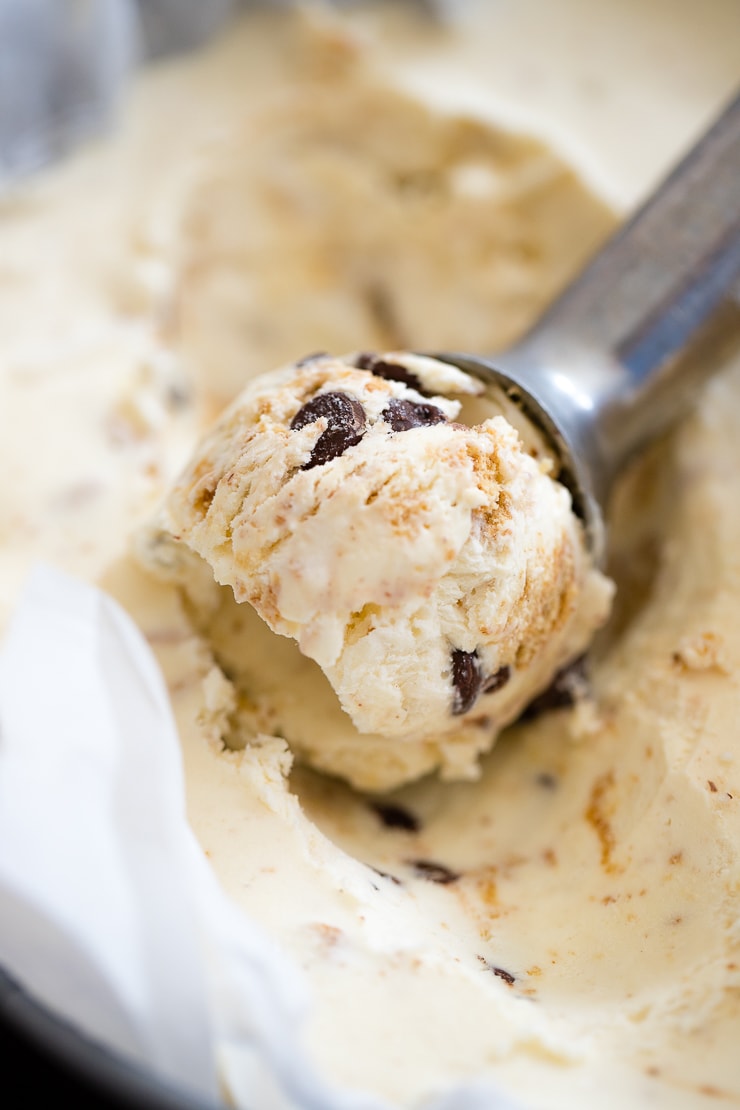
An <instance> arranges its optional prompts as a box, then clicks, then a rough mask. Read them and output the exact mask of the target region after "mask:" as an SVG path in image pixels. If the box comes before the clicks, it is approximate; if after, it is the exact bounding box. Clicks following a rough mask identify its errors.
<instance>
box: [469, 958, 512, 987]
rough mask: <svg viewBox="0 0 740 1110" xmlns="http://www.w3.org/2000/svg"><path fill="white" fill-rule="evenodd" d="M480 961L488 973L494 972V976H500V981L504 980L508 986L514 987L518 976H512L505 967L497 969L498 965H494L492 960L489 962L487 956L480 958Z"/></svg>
mask: <svg viewBox="0 0 740 1110" xmlns="http://www.w3.org/2000/svg"><path fill="white" fill-rule="evenodd" d="M478 959H479V960H480V962H481V963H482V964H483V966H484V968H485V969H486V971H492V972H493V974H494V975H498V977H499V979H503V981H504V982H505V983H506V985H507V986H509V987H513V986H514V983H515V982H516V975H512V974H511V972H510V971H507V970H506V969H505V968H503V967H496V965H495V964H492V963H491V961H490V960H487V959H486V957H485V956H479V957H478Z"/></svg>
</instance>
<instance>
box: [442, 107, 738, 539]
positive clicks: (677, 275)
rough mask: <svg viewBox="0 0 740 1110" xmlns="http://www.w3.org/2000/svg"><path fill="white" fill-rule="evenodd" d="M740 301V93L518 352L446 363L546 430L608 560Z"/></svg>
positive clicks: (731, 331)
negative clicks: (610, 506) (657, 445)
mask: <svg viewBox="0 0 740 1110" xmlns="http://www.w3.org/2000/svg"><path fill="white" fill-rule="evenodd" d="M739 295H740V96H738V97H736V98H735V100H734V101H733V102H732V103H731V104H730V105H729V106H728V107H727V108H726V109H725V111H724V112H723V113H722V114H721V115H720V117H719V119H718V120H717V121H716V123H715V124H714V125H713V126H712V127H711V128H710V130H709V131H708V132H707V133H706V134H705V135H704V137H703V138H702V139H701V140H700V142H699V143H698V144H697V145H696V146H695V147H694V148H693V149H692V150H691V151H690V152H689V153H688V154H687V156H686V157H685V158H684V159H683V161H682V162H681V163H680V164H679V165H678V166H677V167H676V169H675V170H674V171H673V173H671V174H670V176H669V177H668V178H667V179H666V180H665V181H664V182H663V184H662V185H661V186H660V187H659V188H658V190H657V191H656V192H655V193H654V194H653V195H652V196H651V197H650V199H649V200H648V201H647V202H646V203H645V204H644V205H643V206H642V207H641V208H640V209H639V211H638V212H637V213H636V214H635V215H634V216H633V218H632V219H631V220H630V221H629V222H628V223H627V224H626V225H625V226H624V227H623V228H622V229H621V230H620V231H618V232H617V234H616V235H615V236H614V237H613V238H612V239H611V240H610V241H609V242H608V243H607V245H606V246H605V247H604V248H603V249H602V250H601V251H600V252H599V253H598V254H597V255H596V257H595V258H594V259H593V260H592V261H591V262H590V263H589V264H588V265H587V266H586V268H585V270H584V271H583V272H582V273H581V274H580V276H579V277H578V278H577V279H576V280H575V281H574V282H573V284H572V285H570V286H569V288H568V289H566V291H565V292H564V293H563V294H562V295H561V296H560V297H559V298H558V299H557V300H556V301H555V303H554V304H553V305H552V306H551V307H550V308H549V309H548V310H547V311H546V312H545V314H544V316H543V317H542V318H541V319H540V320H539V322H538V323H537V324H536V325H535V326H534V328H532V330H531V331H529V332H528V333H527V334H526V335H525V336H524V337H523V339H521V340H520V342H519V343H517V344H516V346H514V347H512V348H509V349H508V350H506V351H503V352H499V353H498V354H496V355H493V356H491V357H490V358H489V357H478V356H474V355H469V354H457V353H446V354H443V355H437V357H439V358H442V359H444V360H445V361H447V362H451V363H454V364H455V365H457V366H459V367H460V368H461V369H463V370H466V371H467V372H468V373H472V374H475V375H476V376H478V377H480V378H482V379H483V380H484V381H486V382H494V383H495V384H497V385H498V386H501V387H503V389H504V390H505V391H506V393H507V394H508V395H509V396H510V397H511V398H512V399H513V400H515V401H516V402H517V403H518V404H519V405H520V406H521V407H522V408H523V409H524V411H525V412H526V413H527V415H528V416H529V418H530V419H531V420H532V421H533V422H534V423H535V424H536V425H537V426H538V427H539V428H540V429H542V430H543V431H544V432H545V433H546V435H547V437H548V438H549V441H550V443H551V445H552V447H553V449H554V452H555V455H556V458H557V460H558V462H559V467H560V472H559V476H560V480H561V481H562V482H563V484H564V485H566V486H567V487H568V488H569V489H570V491H571V494H572V496H573V503H574V507H575V509H576V511H577V512H578V513H579V515H580V516H581V517H582V519H583V520H584V522H585V525H586V528H587V532H588V535H589V538H590V542H591V547H592V550H593V553H594V555H595V557H596V558H597V559H599V560H600V559H601V558H602V556H603V551H604V526H603V509H604V507H605V504H606V500H607V497H608V494H609V490H610V488H611V485H612V483H613V481H614V478H615V477H616V475H617V474H618V473H619V471H620V470H621V469H622V467H623V466H624V464H625V463H626V461H627V460H628V459H629V457H630V456H631V455H633V454H634V453H635V452H636V451H638V450H639V449H640V448H641V447H643V446H645V445H646V444H647V443H648V442H649V441H650V440H651V439H654V438H655V437H656V436H657V435H659V434H660V433H661V432H663V431H665V430H666V428H667V427H668V426H669V425H670V424H671V423H672V422H673V421H675V420H676V419H677V418H678V417H679V416H681V415H683V414H684V413H685V412H686V411H687V409H688V408H689V406H690V405H691V402H692V399H693V398H694V397H695V395H696V391H697V388H698V387H699V386H700V385H701V384H702V382H704V381H705V380H706V379H707V378H708V377H709V376H710V375H711V374H712V373H713V372H714V371H715V370H716V368H717V365H718V363H719V362H720V361H721V359H720V358H719V357H718V354H719V353H718V350H717V347H718V345H722V344H723V343H725V342H728V341H729V342H732V341H733V339H734V340H735V341H737V340H738V339H739V338H740V303H739V300H738V298H739Z"/></svg>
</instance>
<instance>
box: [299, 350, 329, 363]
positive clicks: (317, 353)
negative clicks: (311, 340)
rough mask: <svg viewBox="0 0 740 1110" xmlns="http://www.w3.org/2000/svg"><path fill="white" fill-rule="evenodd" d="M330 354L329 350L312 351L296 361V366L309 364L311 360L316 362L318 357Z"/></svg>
mask: <svg viewBox="0 0 740 1110" xmlns="http://www.w3.org/2000/svg"><path fill="white" fill-rule="evenodd" d="M328 354H329V352H328V351H312V352H311V354H310V355H304V356H303V358H299V359H298V360H297V362H296V366H308V364H309V362H315V361H316V359H317V358H325V357H326V356H327V355H328Z"/></svg>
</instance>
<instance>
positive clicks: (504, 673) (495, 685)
mask: <svg viewBox="0 0 740 1110" xmlns="http://www.w3.org/2000/svg"><path fill="white" fill-rule="evenodd" d="M510 678H511V667H507V666H503V667H499V669H498V670H497V671H496V673H495V674H492V675H491V676H490V677H489V678H486V679H484V681H483V693H484V694H493V693H494V691H496V690H500V689H501V687H502V686H505V685H506V683H507V682H508V681H509V679H510Z"/></svg>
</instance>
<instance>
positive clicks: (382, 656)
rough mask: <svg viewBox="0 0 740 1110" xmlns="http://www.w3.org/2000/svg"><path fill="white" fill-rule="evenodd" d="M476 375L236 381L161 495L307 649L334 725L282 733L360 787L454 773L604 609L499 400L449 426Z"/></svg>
mask: <svg viewBox="0 0 740 1110" xmlns="http://www.w3.org/2000/svg"><path fill="white" fill-rule="evenodd" d="M483 389H484V387H483V385H482V383H481V382H480V381H478V380H477V379H475V378H471V377H470V376H469V375H467V374H464V373H463V372H462V371H461V370H458V369H457V368H456V367H454V366H452V365H450V364H447V363H444V362H440V361H438V360H435V359H431V358H425V357H421V356H414V355H409V354H407V355H403V354H396V353H390V354H385V355H383V356H378V355H372V354H369V353H363V354H360V355H357V356H354V357H352V356H350V357H348V358H345V359H340V358H335V357H331V356H329V355H316V356H313V357H309V358H307V359H304V360H302V361H301V362H299V363H298V364H296V365H295V366H289V367H287V368H286V369H284V370H280V371H275V372H273V373H268V374H264V375H261V376H259V377H257V378H255V379H254V380H253V381H252V382H251V383H250V385H248V386H247V387H246V389H245V390H244V392H243V393H242V394H241V395H240V396H239V397H238V398H237V400H236V401H235V402H234V403H233V404H232V405H231V406H230V407H229V409H228V410H227V411H226V413H225V414H224V416H223V417H222V418H221V419H220V420H219V421H218V423H217V424H216V426H215V428H214V429H213V430H212V431H211V432H210V433H209V435H208V436H207V437H206V439H205V440H204V442H203V443H202V444H201V446H200V447H199V448H198V449H197V450H196V452H195V454H194V456H193V458H192V460H191V462H190V464H189V465H188V467H187V468H186V470H185V472H184V474H183V475H182V476H181V477H180V479H179V480H178V482H177V483H176V484H175V486H174V488H173V490H172V492H171V493H170V494H169V496H168V497H167V500H166V503H165V509H164V521H165V523H166V527H167V530H168V533H169V535H171V536H172V537H173V538H174V539H176V540H180V541H182V542H183V543H184V544H186V545H187V547H188V548H190V549H191V550H192V551H194V552H196V553H197V554H198V555H200V556H201V557H202V558H203V559H205V560H206V562H207V563H208V564H209V565H210V567H211V568H212V570H213V573H214V575H215V578H216V580H217V581H218V582H219V583H220V584H221V585H224V586H230V587H231V588H232V590H233V592H234V597H235V598H236V600H237V601H238V602H246V603H249V604H251V605H252V606H254V608H255V609H256V611H257V612H258V613H259V614H260V616H261V617H262V618H263V619H264V620H265V621H266V622H267V624H268V625H269V626H270V628H271V629H272V630H273V631H274V632H278V633H280V634H281V635H283V636H288V637H291V638H293V639H294V640H295V641H296V643H297V644H298V646H299V647H300V650H301V652H302V653H303V654H304V655H306V656H308V657H309V658H311V659H313V660H315V661H316V662H317V663H318V664H319V666H320V667H321V669H322V671H323V672H324V674H325V675H326V677H327V678H328V679H329V682H330V683H331V685H332V687H333V689H334V691H335V692H336V694H337V696H338V698H339V701H340V704H341V706H342V709H343V710H344V711H345V713H346V714H347V715H348V717H349V718H350V719H351V721H349V720H348V721H347V726H346V728H345V730H344V735H343V736H342V737H341V738H340V739H339V741H338V738H337V737H334V736H331V735H327V736H325V737H324V738H323V741H322V742H320V743H319V745H318V746H317V744H316V740H315V739H313V741H311V740H308V739H304V737H303V735H302V733H301V731H298V732H297V733H296V734H295V735H294V734H293V733H292V732H286V731H285V730H283V735H285V736H286V739H288V741H289V742H290V744H291V746H292V747H293V748H294V750H295V751H296V752H297V753H298V754H300V755H301V756H302V757H303V758H304V759H307V760H308V761H309V762H311V763H312V764H313V765H314V766H316V767H318V768H321V769H322V770H325V771H330V772H332V773H334V774H339V775H342V776H344V777H345V778H347V779H349V781H350V782H352V783H353V784H354V785H355V786H357V787H359V788H361V789H371V790H383V789H391V788H393V787H396V786H399V785H401V784H402V783H403V782H405V781H407V780H410V779H413V778H418V777H419V775H420V774H422V773H424V772H427V771H429V770H433V769H436V768H438V767H439V768H441V770H442V773H443V775H444V777H447V778H460V777H474V776H475V774H476V772H477V758H476V757H477V756H478V754H479V753H480V752H481V751H483V750H486V749H487V748H489V747H490V746H491V744H492V743H493V741H494V739H495V737H496V735H497V734H498V733H499V732H500V730H501V729H502V728H503V727H504V726H505V725H507V724H509V723H510V722H511V721H512V720H513V719H514V718H515V717H516V716H517V715H518V714H519V713H520V712H521V711H522V709H523V708H524V707H525V706H526V704H527V703H528V702H529V701H531V700H532V699H533V698H534V697H535V696H536V695H537V694H540V693H541V692H542V691H543V690H544V689H545V687H547V686H548V684H549V683H550V682H551V681H552V679H553V677H554V676H555V674H556V673H557V672H558V671H559V670H562V669H564V668H565V667H566V666H567V664H568V663H570V662H572V661H573V660H574V659H575V658H577V657H578V656H579V655H580V654H581V653H582V652H583V651H584V650H585V649H586V647H587V646H588V643H589V641H590V639H591V636H592V634H593V632H594V630H595V629H596V628H598V627H599V626H600V625H601V624H603V622H604V620H605V619H606V616H607V613H608V610H609V601H610V594H611V591H610V585H609V583H608V582H607V580H606V579H605V578H604V577H603V576H602V575H601V574H600V573H599V572H598V570H596V569H595V567H594V566H593V564H592V561H591V558H590V555H589V552H588V550H587V545H586V542H585V538H584V530H583V528H582V525H581V523H580V521H579V520H578V519H577V518H576V516H575V514H574V513H573V510H572V507H571V502H570V495H569V493H568V491H567V490H566V489H565V487H564V486H562V485H561V484H560V483H559V482H558V481H557V480H555V479H554V478H553V477H551V476H550V474H549V470H551V469H552V460H551V459H550V458H548V457H543V458H540V459H537V458H533V457H532V455H530V454H529V453H528V451H527V450H526V449H525V446H524V444H523V442H522V440H521V439H520V437H519V435H518V434H517V432H516V430H515V428H514V427H513V426H512V425H511V423H509V421H508V420H507V419H506V418H505V417H504V416H503V415H494V416H490V417H489V418H488V419H486V420H485V421H483V422H482V423H480V424H476V425H474V426H472V427H470V426H468V425H466V424H463V423H461V422H460V419H458V418H459V417H460V409H461V403H460V401H459V400H457V399H455V398H456V397H457V396H463V397H464V396H465V395H466V394H467V395H473V396H475V395H476V394H481V393H483ZM496 402H498V407H499V408H504V407H508V408H511V407H512V406H511V405H510V404H509V405H508V406H507V405H506V399H505V397H504V395H503V393H502V391H496V394H495V395H494V397H493V398H492V399H491V407H492V409H493V410H495V408H496V407H497V405H496ZM531 450H532V451H533V452H537V450H538V449H537V448H536V447H532V448H531ZM151 550H152V551H153V556H154V559H155V561H156V559H157V555H158V553H160V554H161V551H162V544H161V542H160V540H159V539H158V538H157V537H156V535H155V538H154V544H153V546H152V547H151ZM160 566H161V564H160ZM155 569H156V568H155ZM352 725H354V727H355V729H356V730H357V733H358V734H359V735H357V736H356V737H355V735H354V730H353V728H352ZM367 734H370V735H369V736H368V735H367ZM389 741H390V742H389Z"/></svg>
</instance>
